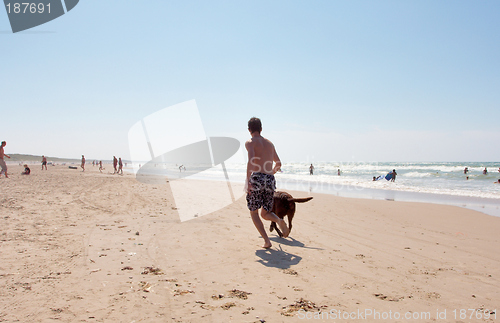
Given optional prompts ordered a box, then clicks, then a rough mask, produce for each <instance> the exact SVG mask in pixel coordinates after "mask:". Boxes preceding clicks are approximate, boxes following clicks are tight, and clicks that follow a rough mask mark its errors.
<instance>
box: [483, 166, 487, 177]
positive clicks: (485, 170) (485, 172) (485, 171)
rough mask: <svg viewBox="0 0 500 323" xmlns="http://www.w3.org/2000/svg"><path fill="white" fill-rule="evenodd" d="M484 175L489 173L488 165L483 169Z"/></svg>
mask: <svg viewBox="0 0 500 323" xmlns="http://www.w3.org/2000/svg"><path fill="white" fill-rule="evenodd" d="M483 175H488V170H487V169H486V167H485V168H484V170H483Z"/></svg>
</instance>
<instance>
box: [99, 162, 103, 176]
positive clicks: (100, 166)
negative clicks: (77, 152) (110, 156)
mask: <svg viewBox="0 0 500 323" xmlns="http://www.w3.org/2000/svg"><path fill="white" fill-rule="evenodd" d="M103 169H104V168H103V167H102V160H100V161H99V171H100V172H101V173H102V170H103Z"/></svg>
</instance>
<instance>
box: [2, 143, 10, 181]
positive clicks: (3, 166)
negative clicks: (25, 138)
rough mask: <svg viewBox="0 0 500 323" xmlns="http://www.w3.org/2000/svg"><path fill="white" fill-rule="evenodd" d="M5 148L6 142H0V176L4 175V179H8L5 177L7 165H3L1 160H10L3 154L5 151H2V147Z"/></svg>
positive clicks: (3, 162) (3, 161)
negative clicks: (0, 143) (0, 168)
mask: <svg viewBox="0 0 500 323" xmlns="http://www.w3.org/2000/svg"><path fill="white" fill-rule="evenodd" d="M5 146H7V142H5V141H2V145H1V146H0V167H2V170H1V171H0V175H1V174H2V173H4V174H5V178H9V176H7V164H6V163H5V160H3V158H4V157H7V158H9V159H10V156H9V155H7V154H6V153H5V150H4V149H3V147H5Z"/></svg>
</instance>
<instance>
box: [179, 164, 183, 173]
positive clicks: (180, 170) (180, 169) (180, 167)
mask: <svg viewBox="0 0 500 323" xmlns="http://www.w3.org/2000/svg"><path fill="white" fill-rule="evenodd" d="M182 166H183V165H180V166H179V173H180V172H182Z"/></svg>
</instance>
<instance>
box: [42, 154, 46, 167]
mask: <svg viewBox="0 0 500 323" xmlns="http://www.w3.org/2000/svg"><path fill="white" fill-rule="evenodd" d="M43 166H45V170H47V157H45V156H44V155H42V170H43Z"/></svg>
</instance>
